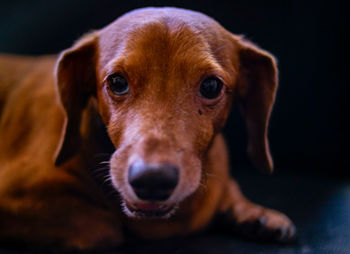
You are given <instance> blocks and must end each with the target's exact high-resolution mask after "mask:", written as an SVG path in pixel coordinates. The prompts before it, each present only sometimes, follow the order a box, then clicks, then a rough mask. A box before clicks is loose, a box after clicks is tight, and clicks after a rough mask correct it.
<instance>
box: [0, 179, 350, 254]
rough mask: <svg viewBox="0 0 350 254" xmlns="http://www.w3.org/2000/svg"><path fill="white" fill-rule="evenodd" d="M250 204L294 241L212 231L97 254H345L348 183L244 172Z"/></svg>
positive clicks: (14, 252)
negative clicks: (270, 214)
mask: <svg viewBox="0 0 350 254" xmlns="http://www.w3.org/2000/svg"><path fill="white" fill-rule="evenodd" d="M237 178H238V180H239V182H240V184H241V186H242V189H243V191H244V193H245V194H246V195H247V196H248V197H249V198H250V199H251V200H253V201H255V202H258V203H260V204H262V205H265V206H268V207H272V208H275V209H278V210H280V211H283V212H285V213H286V214H287V215H288V216H289V217H290V218H291V219H292V220H293V221H294V222H295V224H296V226H297V228H298V240H297V241H296V242H295V243H293V244H289V245H281V244H272V243H257V242H254V241H248V240H244V239H241V238H239V237H238V236H232V235H227V234H222V233H218V232H207V233H202V234H200V235H197V236H192V237H188V238H185V239H173V240H165V241H157V242H147V243H129V244H127V245H126V246H124V247H122V248H120V249H116V250H114V251H107V252H98V253H102V254H111V253H122V254H139V253H140V254H141V253H142V254H145V253H152V254H158V253H161V254H172V253H174V254H175V253H176V254H184V253H188V254H189V253H191V254H196V253H198V254H207V253H208V254H209V253H224V254H226V253H227V254H231V253H235V254H241V253H242V254H245V253H247V254H249V253H260V254H262V253H267V254H275V253H281V254H289V253H295V254H299V253H300V254H301V253H303V254H304V253H305V254H307V253H316V254H323V253H327V254H328V253H329V254H330V253H335V254H345V253H350V181H349V179H341V178H335V177H327V176H322V177H320V176H318V177H315V176H313V175H311V174H310V175H309V176H305V175H303V176H298V175H295V174H290V173H279V172H277V173H276V174H275V175H272V176H265V175H259V174H258V173H254V172H252V173H244V174H240V175H238V176H237ZM39 252H40V253H48V251H38V250H35V249H29V248H22V249H20V250H18V249H13V248H9V247H6V248H5V247H0V254H29V253H39Z"/></svg>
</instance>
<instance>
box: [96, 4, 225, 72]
mask: <svg viewBox="0 0 350 254" xmlns="http://www.w3.org/2000/svg"><path fill="white" fill-rule="evenodd" d="M227 34H228V33H227V31H226V30H225V29H223V28H222V27H221V26H220V25H219V24H218V23H217V22H216V21H215V20H213V19H212V18H210V17H208V16H206V15H204V14H201V13H198V12H194V11H188V10H182V9H177V8H146V9H141V10H136V11H133V12H130V13H127V14H125V15H124V16H122V17H120V18H118V19H117V20H116V21H115V22H113V23H112V24H110V25H109V26H107V27H106V28H104V29H103V30H101V31H100V39H99V47H100V64H101V66H105V65H106V64H107V63H108V62H110V61H111V60H113V58H116V57H117V56H118V54H119V55H121V54H125V52H127V53H129V54H132V53H133V52H134V53H135V52H136V51H138V52H137V53H138V54H139V56H146V54H147V53H149V54H148V55H152V54H151V51H152V50H153V51H155V52H156V53H157V54H158V55H160V54H162V53H163V54H166V55H169V54H170V53H173V54H177V55H178V56H180V55H181V53H184V52H188V51H190V50H191V51H192V53H194V52H197V53H200V54H198V55H201V56H203V57H204V58H205V57H207V56H208V57H210V54H212V52H217V51H218V50H220V48H221V47H222V46H224V45H223V44H224V41H225V40H227V38H226V37H227ZM226 46H227V45H226ZM140 51H141V52H140ZM140 53H141V54H140ZM185 54H186V53H185ZM153 55H154V54H153ZM192 55H194V54H192ZM187 56H188V54H187ZM198 60H200V59H198Z"/></svg>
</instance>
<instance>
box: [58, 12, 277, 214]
mask: <svg viewBox="0 0 350 254" xmlns="http://www.w3.org/2000/svg"><path fill="white" fill-rule="evenodd" d="M56 75H57V86H58V91H59V94H60V98H61V102H62V105H63V107H64V109H65V112H66V119H67V121H66V125H65V126H66V127H65V129H64V133H63V135H62V142H61V144H60V145H59V148H58V153H57V158H56V164H60V163H62V162H64V161H66V160H67V159H69V158H70V157H72V156H73V155H74V154H75V153H76V152H77V151H78V149H79V144H80V132H79V130H80V123H81V114H82V111H83V109H84V108H85V106H86V104H87V101H88V99H89V98H90V97H91V96H94V97H96V99H97V102H98V110H99V112H100V115H101V117H102V119H103V122H104V124H105V125H106V127H107V130H108V135H109V137H110V139H111V141H112V143H113V144H114V146H115V149H116V150H115V152H114V154H113V155H112V157H111V159H110V175H111V179H112V182H113V185H114V187H115V188H116V189H117V190H118V191H119V192H120V194H121V197H122V199H123V200H124V202H125V211H126V213H127V214H128V215H129V216H142V215H144V216H153V217H154V216H157V217H166V216H168V215H170V214H171V212H172V210H173V208H174V207H175V206H176V205H177V204H179V203H180V202H181V201H183V200H184V199H185V198H186V197H187V196H189V195H191V194H192V193H193V192H195V191H196V190H197V188H198V186H199V184H200V181H201V175H202V173H203V172H202V162H203V158H205V156H206V153H207V151H208V148H209V147H210V145H211V142H212V140H213V138H214V136H215V135H216V134H217V133H218V132H220V130H221V128H222V127H223V125H224V124H225V121H226V118H227V116H228V114H229V111H230V108H231V104H232V101H233V99H234V101H237V102H238V103H239V105H240V107H241V109H242V112H243V114H244V116H245V119H246V126H247V133H248V136H249V137H248V142H249V144H248V153H249V155H250V158H251V159H252V161H253V163H254V164H255V166H256V167H258V168H260V169H262V170H264V171H272V167H273V165H272V160H271V157H270V153H269V148H268V142H267V137H266V136H267V125H268V118H269V115H270V111H271V107H272V105H273V102H274V97H275V91H276V87H277V70H276V64H275V60H274V58H273V57H272V56H271V55H270V54H269V53H267V52H265V51H263V50H261V49H259V48H258V47H256V46H255V45H253V44H251V43H249V42H248V41H246V40H244V39H243V38H242V37H239V36H235V35H233V34H231V33H229V32H228V31H226V30H225V29H224V28H222V27H221V26H220V25H219V24H218V23H217V22H215V21H214V20H213V19H211V18H209V17H207V16H205V15H203V14H200V13H196V12H192V11H185V10H179V9H174V8H160V9H143V10H139V11H134V12H131V13H129V14H126V15H124V16H122V17H121V18H119V19H117V20H116V21H115V22H114V23H112V24H110V25H109V26H107V27H105V28H104V29H102V30H99V31H96V32H93V33H91V34H88V35H86V36H85V37H83V38H82V39H81V40H79V41H78V42H77V43H76V44H75V45H74V46H73V47H72V48H70V49H68V50H66V51H64V52H63V53H62V54H61V56H60V58H59V60H58V64H57V69H56Z"/></svg>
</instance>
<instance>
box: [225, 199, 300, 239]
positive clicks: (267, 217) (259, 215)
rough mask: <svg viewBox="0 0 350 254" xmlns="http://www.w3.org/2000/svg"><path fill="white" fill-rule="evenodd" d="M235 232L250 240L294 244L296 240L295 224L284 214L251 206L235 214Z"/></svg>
mask: <svg viewBox="0 0 350 254" xmlns="http://www.w3.org/2000/svg"><path fill="white" fill-rule="evenodd" d="M232 227H233V231H234V232H236V233H238V234H240V235H242V236H244V237H246V238H249V239H259V240H265V241H277V242H281V243H288V242H292V241H294V240H295V238H296V228H295V226H294V224H293V222H292V221H291V220H290V219H289V218H288V217H287V216H286V215H284V214H283V213H280V212H278V211H275V210H271V209H267V208H263V207H260V206H256V205H250V206H248V207H246V209H243V210H241V211H240V212H238V213H237V211H236V214H235V221H234V225H232Z"/></svg>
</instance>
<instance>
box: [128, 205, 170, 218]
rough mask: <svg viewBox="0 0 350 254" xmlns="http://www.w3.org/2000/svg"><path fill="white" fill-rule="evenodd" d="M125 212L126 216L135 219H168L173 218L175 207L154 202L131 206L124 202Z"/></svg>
mask: <svg viewBox="0 0 350 254" xmlns="http://www.w3.org/2000/svg"><path fill="white" fill-rule="evenodd" d="M123 208H124V209H123V210H124V212H125V214H126V215H128V216H129V217H134V218H149V219H167V218H169V217H171V216H172V215H173V214H174V212H175V210H176V206H175V205H165V204H159V203H153V202H147V203H140V204H133V205H131V204H129V203H128V202H126V201H124V202H123Z"/></svg>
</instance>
